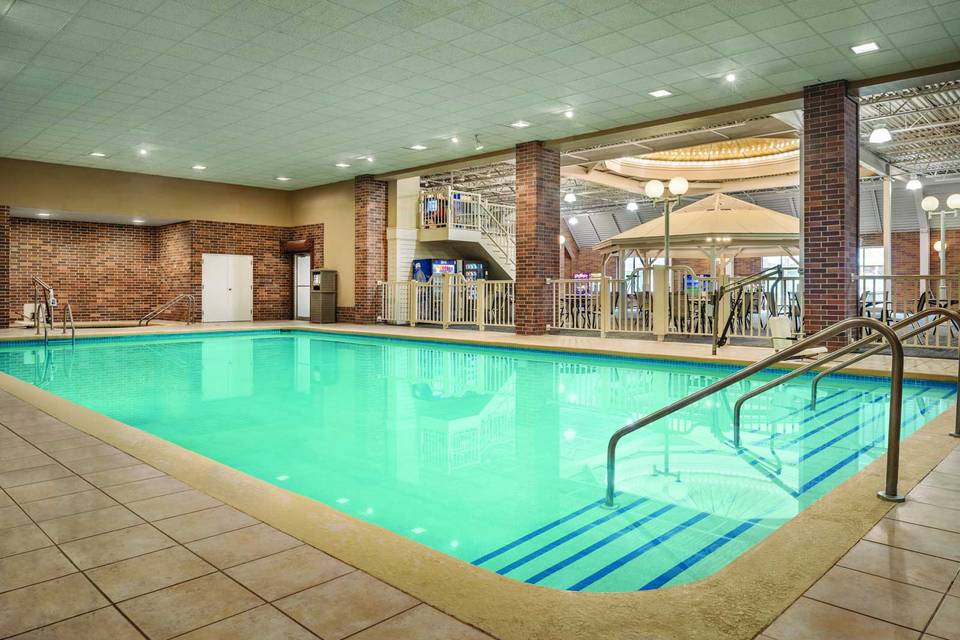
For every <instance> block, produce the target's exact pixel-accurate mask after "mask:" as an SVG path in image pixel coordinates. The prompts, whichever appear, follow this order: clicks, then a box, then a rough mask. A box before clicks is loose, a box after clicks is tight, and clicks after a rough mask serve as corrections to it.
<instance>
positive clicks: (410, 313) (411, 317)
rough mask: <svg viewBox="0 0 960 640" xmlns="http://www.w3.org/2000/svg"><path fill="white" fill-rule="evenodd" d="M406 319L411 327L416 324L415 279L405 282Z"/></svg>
mask: <svg viewBox="0 0 960 640" xmlns="http://www.w3.org/2000/svg"><path fill="white" fill-rule="evenodd" d="M407 321H408V322H409V323H410V326H411V327H415V326H417V281H416V280H410V281H409V282H408V283H407Z"/></svg>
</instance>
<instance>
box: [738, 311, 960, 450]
mask: <svg viewBox="0 0 960 640" xmlns="http://www.w3.org/2000/svg"><path fill="white" fill-rule="evenodd" d="M932 315H938V312H937V311H936V310H933V309H928V310H926V311H921V312H919V313H916V314H914V315H912V316H909V317H907V318H904V319H903V320H900V321H899V322H896V323H894V324H892V325H890V328H891V329H893V330H894V331H896V330H897V329H902V328H903V327H906V326H908V325H912V324H915V323H916V322H917V321H918V320H920V319H922V318H925V317H927V316H932ZM946 315H949V314H946ZM946 315H945V317H944V320H946V319H947V318H946ZM957 316H958V317H960V314H957ZM940 322H943V320H938V321H937V322H935V323H932V324H927V325H924V326H923V327H921V328H920V329H918V330H915V331H912V332H910V333H907V334H904V335H902V336H899V340H900V342H901V343H902V342H903V340H904V339H905V338H911V337H913V336H915V335H917V334H918V333H923V332H924V331H926V330H927V329H928V328H930V327H933V326H936V325H937V324H939V323H940ZM881 337H883V336H882V335H881V334H875V333H871V334H870V335H868V336H866V337H864V338H860V339H859V340H857V341H855V342H851V343H850V344H848V345H847V346H845V347H842V348H840V349H837V350H836V351H832V352H830V353H828V354H826V355H825V356H823V357H822V358H818V359H816V360H814V361H813V362H809V363H807V364H805V365H803V366H802V367H797V368H796V369H793V370H792V371H789V372H787V373H785V374H783V375H782V376H780V377H778V378H776V379H774V380H771V381H770V382H768V383H766V384H764V385H761V386H759V387H757V388H756V389H752V390H750V391H748V392H747V393H745V394H743V395H742V396H740V397H739V398H738V399H737V401H736V402H735V403H734V405H733V443H734V446H735V447H738V448H739V447H740V412H741V409H742V408H743V405H744V403H745V402H746V401H747V400H749V399H751V398H754V397H756V396H758V395H760V394H761V393H765V392H767V391H769V390H770V389H773V388H774V387H778V386H780V385H781V384H783V383H785V382H788V381H790V380H793V379H794V378H796V377H797V376H799V375H802V374H804V373H806V372H807V371H810V370H811V369H816V368H817V367H821V366H823V365H824V364H826V363H827V362H830V361H833V360H836V359H837V358H839V357H840V356H842V355H845V354H847V353H850V352H851V351H853V350H855V349H857V348H858V347H861V346H863V345H865V344H869V343H871V342H876V341H877V340H879V339H880V338H881ZM877 349H878V350H880V351H882V350H883V349H886V343H884V344H882V345H880V346H879V347H878V348H877ZM867 353H870V354H872V353H875V352H874V351H869V352H867ZM864 357H866V356H862V357H858V358H854V359H852V360H848V361H844V362H842V363H839V365H841V366H838V367H837V369H842V368H843V367H845V366H847V364H851V363H853V362H856V361H857V360H858V359H859V360H862V359H863V358H864ZM834 370H836V369H834ZM813 393H814V394H816V379H814V385H813ZM816 406H817V403H816V398H814V400H813V401H812V402H811V408H816Z"/></svg>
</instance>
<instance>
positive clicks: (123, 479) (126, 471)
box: [84, 464, 164, 487]
mask: <svg viewBox="0 0 960 640" xmlns="http://www.w3.org/2000/svg"><path fill="white" fill-rule="evenodd" d="M162 475H164V473H163V471H160V470H159V469H154V468H153V467H151V466H150V465H146V464H136V465H133V466H129V467H121V468H119V469H108V470H107V471H97V472H95V473H87V474H84V478H86V479H87V480H88V481H89V482H91V483H93V484H95V485H96V486H98V487H109V486H112V485H115V484H124V483H127V482H134V481H136V480H145V479H147V478H156V477H158V476H162Z"/></svg>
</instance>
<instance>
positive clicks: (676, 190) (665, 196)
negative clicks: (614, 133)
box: [643, 176, 690, 269]
mask: <svg viewBox="0 0 960 640" xmlns="http://www.w3.org/2000/svg"><path fill="white" fill-rule="evenodd" d="M689 188H690V185H689V183H688V182H687V179H686V178H684V177H683V176H675V177H673V178H670V182H668V183H667V185H666V187H664V184H663V183H662V182H660V181H659V180H649V181H648V182H647V184H645V185H644V187H643V192H644V193H645V194H646V196H647V197H648V198H650V199H651V200H653V202H654V203H661V202H662V203H663V263H664V264H665V265H667V268H668V269H669V268H670V212H671V211H673V207H674V205H675V204H677V203H679V202H680V196H682V195H683V194H685V193H686V192H687V189H689Z"/></svg>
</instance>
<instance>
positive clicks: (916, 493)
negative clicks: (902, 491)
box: [907, 484, 960, 510]
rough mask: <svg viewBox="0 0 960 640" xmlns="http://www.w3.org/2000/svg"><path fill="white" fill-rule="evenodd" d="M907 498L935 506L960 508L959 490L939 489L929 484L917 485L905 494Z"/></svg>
mask: <svg viewBox="0 0 960 640" xmlns="http://www.w3.org/2000/svg"><path fill="white" fill-rule="evenodd" d="M907 499H908V500H914V501H916V502H925V503H927V504H932V505H934V506H937V507H944V508H946V509H956V510H960V491H951V490H950V489H941V488H940V487H934V486H930V485H922V484H921V485H917V486H916V487H914V488H913V489H912V490H911V491H910V494H909V495H908V496H907Z"/></svg>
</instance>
